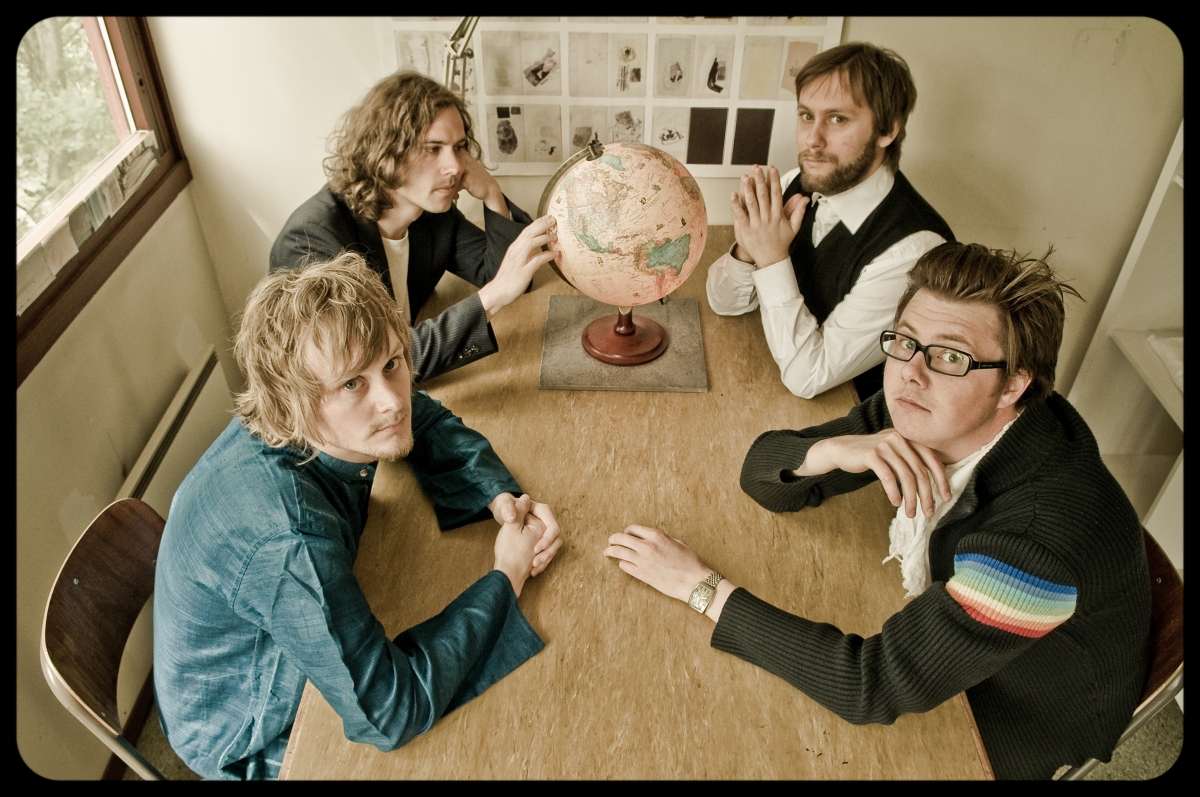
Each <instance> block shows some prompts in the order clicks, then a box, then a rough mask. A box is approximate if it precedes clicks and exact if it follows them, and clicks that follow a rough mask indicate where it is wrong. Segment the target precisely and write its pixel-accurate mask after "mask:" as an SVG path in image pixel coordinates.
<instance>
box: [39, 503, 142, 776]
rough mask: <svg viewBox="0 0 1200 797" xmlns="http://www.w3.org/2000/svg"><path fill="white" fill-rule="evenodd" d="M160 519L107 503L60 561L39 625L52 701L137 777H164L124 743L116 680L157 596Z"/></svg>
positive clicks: (138, 507) (132, 507) (139, 509)
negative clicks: (131, 637) (139, 622)
mask: <svg viewBox="0 0 1200 797" xmlns="http://www.w3.org/2000/svg"><path fill="white" fill-rule="evenodd" d="M164 523H165V521H163V519H162V517H160V516H159V514H158V513H157V512H155V511H154V509H153V508H151V507H150V505H149V504H146V503H144V502H142V501H140V500H138V499H136V498H124V499H121V500H120V501H115V502H113V503H112V504H109V506H108V507H107V508H105V509H104V511H103V512H101V513H100V514H99V515H97V516H96V519H95V520H93V521H92V523H91V525H89V526H88V527H87V529H86V530H84V532H83V534H82V535H81V536H80V537H79V539H78V540H77V541H76V543H75V546H74V547H73V548H72V549H71V552H70V553H69V554H67V559H66V561H65V562H63V566H62V568H61V569H60V570H59V572H58V577H57V578H56V579H55V581H54V587H53V588H52V589H51V590H50V598H49V600H48V601H47V602H46V613H45V616H44V617H43V620H42V644H41V659H42V672H43V674H44V675H45V676H46V681H47V682H48V683H49V684H50V688H51V690H52V691H53V692H54V694H55V696H56V697H57V698H58V699H59V701H61V702H62V704H63V705H64V706H66V707H67V708H68V709H69V710H70V711H71V713H72V714H74V715H75V716H76V717H77V718H78V719H79V720H80V721H81V722H82V723H83V724H84V725H86V726H87V727H88V728H89V729H90V730H91V731H92V732H93V733H95V734H96V735H97V736H98V737H99V738H100V740H101V741H103V742H104V743H105V744H106V745H108V747H109V748H110V749H111V750H112V751H113V752H115V753H116V754H117V755H119V756H120V757H121V758H122V759H124V760H125V762H126V763H127V764H129V765H130V766H131V767H132V768H133V769H134V770H135V771H137V772H138V774H140V775H142V777H150V778H153V777H161V774H160V773H158V772H157V770H155V769H154V768H153V767H151V766H150V765H149V764H148V763H146V761H145V759H144V758H142V757H141V756H140V755H139V754H138V753H137V750H136V749H135V748H133V746H132V745H131V744H129V743H128V742H127V741H126V740H124V739H123V738H121V720H120V716H119V715H118V713H117V675H118V671H119V670H120V667H121V656H122V654H123V653H124V651H125V643H126V641H127V640H128V638H129V633H130V631H131V630H132V629H133V624H134V622H135V621H136V620H137V618H138V615H139V614H140V613H141V611H142V609H143V607H145V605H146V601H148V600H149V599H150V596H151V594H152V593H153V592H154V568H155V563H156V561H157V559H158V545H159V542H160V541H161V540H162V532H163V526H164Z"/></svg>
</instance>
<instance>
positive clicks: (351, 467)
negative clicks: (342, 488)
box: [317, 451, 379, 482]
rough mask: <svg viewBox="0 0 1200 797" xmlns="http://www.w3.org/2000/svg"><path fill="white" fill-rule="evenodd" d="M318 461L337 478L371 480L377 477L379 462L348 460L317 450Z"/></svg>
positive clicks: (355, 480) (353, 480)
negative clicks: (376, 470)
mask: <svg viewBox="0 0 1200 797" xmlns="http://www.w3.org/2000/svg"><path fill="white" fill-rule="evenodd" d="M317 462H319V463H320V464H321V466H322V467H323V468H325V469H326V470H328V471H329V472H330V473H332V474H333V475H334V476H336V477H337V478H339V479H341V480H343V481H346V482H363V481H365V482H371V481H373V480H374V479H375V468H376V466H377V465H378V464H379V463H378V462H366V463H362V462H347V461H346V460H344V459H338V458H337V457H334V456H331V455H329V454H326V453H325V452H324V451H318V452H317Z"/></svg>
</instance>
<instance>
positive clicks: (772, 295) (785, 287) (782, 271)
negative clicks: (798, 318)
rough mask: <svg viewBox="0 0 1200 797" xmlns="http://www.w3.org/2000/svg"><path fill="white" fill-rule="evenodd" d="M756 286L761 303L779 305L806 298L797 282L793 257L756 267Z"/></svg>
mask: <svg viewBox="0 0 1200 797" xmlns="http://www.w3.org/2000/svg"><path fill="white" fill-rule="evenodd" d="M754 286H755V288H757V289H758V301H759V302H760V303H761V304H771V305H775V306H779V305H782V304H786V303H787V302H792V301H795V300H796V299H802V298H804V297H802V296H801V295H800V286H799V285H797V284H796V272H795V271H793V270H792V260H791V258H787V259H784V260H780V261H779V262H778V263H775V264H773V265H770V266H767V267H766V268H760V269H756V270H755V272H754Z"/></svg>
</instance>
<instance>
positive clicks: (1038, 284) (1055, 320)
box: [896, 241, 1083, 407]
mask: <svg viewBox="0 0 1200 797" xmlns="http://www.w3.org/2000/svg"><path fill="white" fill-rule="evenodd" d="M1053 252H1054V247H1050V248H1049V249H1047V250H1046V254H1044V255H1042V256H1041V257H1029V256H1028V255H1019V254H1017V253H1016V252H1015V251H1011V250H1008V251H1006V250H1003V249H988V248H987V247H985V246H983V245H982V244H964V243H958V242H956V241H950V242H948V243H944V244H941V245H939V246H935V247H934V248H933V249H930V250H929V251H928V252H926V253H925V254H923V255H921V257H920V259H918V260H917V264H916V265H915V266H913V268H912V271H910V272H908V287H907V289H905V291H904V295H903V296H902V297H901V298H900V304H899V306H898V307H897V308H896V323H899V322H900V316H901V315H902V314H903V313H904V308H905V307H907V306H908V303H909V301H910V300H911V299H912V297H913V296H914V295H916V293H917V291H919V290H921V289H922V288H924V289H925V290H927V291H929V292H930V293H932V294H933V295H935V296H937V297H939V298H941V299H944V300H947V301H958V302H974V303H979V304H986V305H990V306H992V307H995V308H996V311H997V315H999V317H1000V339H999V341H997V342H998V343H999V344H1000V346H1001V348H1002V349H1003V350H1004V359H1005V360H1006V361H1007V362H1008V365H1007V366H1006V367H1005V368H1004V378H1003V379H1002V380H1000V385H1001V387H1003V386H1004V385H1005V384H1007V382H1008V379H1009V378H1010V377H1011V376H1012V375H1013V374H1016V373H1018V372H1020V371H1025V372H1026V373H1028V374H1029V376H1030V382H1029V386H1028V387H1027V388H1025V392H1024V393H1022V394H1021V397H1020V398H1019V399H1017V406H1018V407H1024V406H1026V405H1028V404H1032V403H1034V402H1037V401H1045V400H1046V399H1047V398H1049V397H1050V394H1051V393H1053V392H1054V376H1055V370H1056V369H1057V367H1058V350H1059V347H1061V346H1062V338H1063V324H1064V323H1065V322H1066V308H1065V307H1064V304H1063V298H1064V296H1065V295H1066V294H1071V295H1073V296H1075V297H1076V298H1079V299H1082V298H1083V297H1082V296H1080V294H1079V291H1077V290H1075V289H1074V288H1072V287H1071V286H1070V285H1068V284H1066V283H1065V282H1064V281H1062V280H1061V279H1059V278H1058V275H1057V274H1055V273H1054V269H1052V268H1051V267H1050V263H1049V258H1050V255H1051V254H1053Z"/></svg>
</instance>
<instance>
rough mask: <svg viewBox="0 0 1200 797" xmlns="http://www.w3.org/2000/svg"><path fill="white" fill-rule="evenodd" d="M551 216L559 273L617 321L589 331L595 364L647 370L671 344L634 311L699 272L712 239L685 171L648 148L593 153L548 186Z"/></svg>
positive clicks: (594, 148)
mask: <svg viewBox="0 0 1200 797" xmlns="http://www.w3.org/2000/svg"><path fill="white" fill-rule="evenodd" d="M547 213H548V214H550V215H552V216H554V218H555V220H556V222H557V224H558V242H557V244H556V245H555V246H554V247H553V248H554V250H555V258H554V261H553V266H554V268H555V271H556V272H558V274H559V276H561V277H562V278H563V279H564V280H566V281H567V282H568V283H570V284H571V285H572V286H574V287H575V288H577V289H578V290H579V291H580V292H581V293H583V294H584V295H586V296H590V297H591V298H593V299H595V300H597V301H600V302H604V303H606V304H611V305H616V307H617V308H618V309H619V311H620V312H618V313H617V314H616V315H615V316H606V317H603V318H601V319H598V320H597V321H594V322H593V323H592V324H590V325H588V327H587V328H586V329H585V330H584V331H583V334H582V338H581V339H582V344H583V347H584V349H586V350H587V351H588V353H589V354H591V355H592V356H593V357H596V358H597V359H600V360H603V361H605V362H609V363H612V364H614V365H637V364H641V363H643V362H648V361H649V360H652V359H654V358H656V357H658V356H659V355H660V354H662V353H663V351H665V350H666V347H667V345H668V338H667V334H666V332H665V330H663V329H662V327H661V326H659V325H658V324H656V323H655V322H653V321H651V320H649V319H645V318H642V319H639V320H638V321H637V322H636V323H634V321H633V317H632V308H633V307H636V306H638V305H643V304H647V303H649V302H653V301H655V300H656V299H661V298H662V297H664V296H666V295H667V294H669V293H671V292H672V291H674V290H675V289H676V288H678V287H679V286H680V285H682V284H683V283H684V281H685V280H687V278H688V277H689V276H690V275H691V273H692V272H693V271H694V270H695V268H696V264H697V263H699V261H700V256H701V255H702V254H703V252H704V243H705V240H706V239H707V237H708V212H707V210H706V209H705V207H704V197H703V196H702V195H701V193H700V187H699V186H698V185H697V184H696V180H695V178H693V177H692V175H691V174H690V173H689V172H688V170H687V168H686V167H684V165H683V164H682V163H680V162H679V161H678V160H676V159H675V158H673V157H672V156H671V155H669V154H668V153H666V152H663V151H662V150H660V149H656V148H654V147H650V146H647V145H645V144H628V143H623V144H606V145H600V144H597V143H593V144H590V145H589V146H588V148H587V149H584V150H581V151H580V152H578V153H576V154H575V155H573V156H572V157H571V158H569V159H568V160H567V161H566V162H565V163H564V164H563V165H562V167H561V168H560V169H559V170H558V171H557V172H556V173H555V175H554V176H553V177H552V178H551V179H550V182H549V183H548V184H547V186H546V190H545V191H544V192H543V194H542V201H541V203H540V205H539V208H538V215H539V216H542V215H545V214H547Z"/></svg>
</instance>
